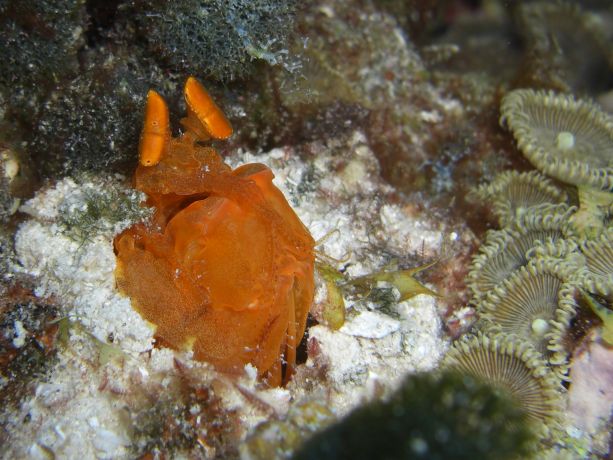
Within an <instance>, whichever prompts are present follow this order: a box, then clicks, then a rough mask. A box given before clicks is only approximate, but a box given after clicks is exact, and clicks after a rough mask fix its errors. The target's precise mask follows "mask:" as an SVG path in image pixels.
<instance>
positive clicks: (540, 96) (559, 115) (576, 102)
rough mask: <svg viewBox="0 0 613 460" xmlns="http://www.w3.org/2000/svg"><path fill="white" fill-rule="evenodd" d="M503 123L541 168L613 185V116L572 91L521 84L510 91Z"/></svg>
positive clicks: (573, 180) (568, 178)
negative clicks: (542, 88)
mask: <svg viewBox="0 0 613 460" xmlns="http://www.w3.org/2000/svg"><path fill="white" fill-rule="evenodd" d="M500 112H501V118H500V120H501V123H502V124H505V125H506V126H508V127H509V129H510V130H511V131H512V133H513V136H514V137H515V139H516V140H517V145H518V147H519V149H520V150H521V151H522V153H523V154H524V155H525V156H526V157H527V158H528V159H529V160H530V162H532V164H534V166H536V167H537V168H538V169H540V170H542V171H544V172H546V173H547V174H549V175H550V176H552V177H555V178H556V179H559V180H561V181H563V182H567V183H570V184H574V185H587V186H590V187H593V188H596V189H600V190H609V191H610V190H612V189H613V160H612V159H613V118H611V117H610V116H609V115H607V114H606V113H605V112H603V111H602V110H601V109H600V108H599V107H598V106H596V104H593V103H591V102H588V101H584V100H581V99H576V98H575V97H573V96H571V95H567V94H556V93H553V92H546V91H534V90H529V89H518V90H515V91H511V92H510V93H508V94H506V95H505V97H504V99H503V101H502V105H501V108H500Z"/></svg>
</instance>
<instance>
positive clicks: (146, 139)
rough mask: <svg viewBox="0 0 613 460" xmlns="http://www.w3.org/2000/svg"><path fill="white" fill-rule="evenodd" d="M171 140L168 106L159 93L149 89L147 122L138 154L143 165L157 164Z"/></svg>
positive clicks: (146, 110) (141, 136)
mask: <svg viewBox="0 0 613 460" xmlns="http://www.w3.org/2000/svg"><path fill="white" fill-rule="evenodd" d="M169 142H170V121H169V118H168V106H167V105H166V102H165V101H164V99H163V98H162V96H160V95H159V94H158V93H156V92H155V91H153V90H149V93H148V94H147V107H146V108H145V123H144V126H143V131H142V132H141V135H140V145H139V147H138V156H139V161H140V164H141V165H143V166H155V165H156V164H158V163H159V162H160V158H161V157H162V155H163V154H164V153H165V152H166V151H167V150H168V144H169Z"/></svg>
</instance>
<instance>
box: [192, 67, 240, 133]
mask: <svg viewBox="0 0 613 460" xmlns="http://www.w3.org/2000/svg"><path fill="white" fill-rule="evenodd" d="M184 94H185V102H186V104H187V118H183V119H182V120H181V124H183V126H184V127H185V128H186V129H187V130H188V131H192V132H194V133H195V134H196V136H197V137H199V138H201V139H204V140H206V139H208V138H213V139H227V138H228V137H230V136H231V135H232V125H230V122H229V121H228V119H227V118H226V116H225V115H224V114H223V112H222V111H221V109H220V108H219V107H218V106H217V104H215V102H214V101H213V99H212V98H211V96H210V95H209V93H208V92H207V90H206V89H204V86H202V85H201V84H200V83H199V82H198V80H196V79H195V78H194V77H189V78H188V79H187V81H186V82H185V90H184Z"/></svg>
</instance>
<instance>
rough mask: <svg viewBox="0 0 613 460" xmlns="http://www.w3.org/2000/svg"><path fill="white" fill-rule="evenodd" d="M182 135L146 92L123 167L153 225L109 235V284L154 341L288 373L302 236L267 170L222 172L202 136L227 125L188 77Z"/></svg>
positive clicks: (304, 274)
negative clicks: (132, 159) (113, 265)
mask: <svg viewBox="0 0 613 460" xmlns="http://www.w3.org/2000/svg"><path fill="white" fill-rule="evenodd" d="M185 101H186V103H187V117H186V118H183V119H182V120H181V124H182V126H183V128H184V133H183V134H182V135H180V136H179V137H176V138H173V137H172V136H171V130H170V124H169V115H168V108H167V106H166V103H165V101H164V99H163V98H162V97H161V96H160V95H159V94H158V93H156V92H155V91H153V90H151V91H149V94H148V96H147V106H146V110H145V122H144V127H143V131H142V135H141V141H140V147H139V157H140V158H139V166H138V168H137V169H136V173H135V183H136V188H137V189H138V190H141V191H143V192H144V193H146V194H147V197H148V200H147V204H149V205H151V206H154V207H155V213H154V216H153V222H152V223H150V224H147V225H146V224H142V223H141V224H137V225H134V226H132V227H130V228H129V229H127V230H125V231H124V232H122V233H121V234H119V235H118V236H117V237H116V238H115V251H116V254H117V269H116V280H117V285H118V287H119V289H120V290H121V291H122V292H123V293H125V294H126V295H128V296H129V297H130V298H131V302H132V306H133V307H134V308H135V309H136V310H137V311H138V312H139V313H140V315H141V316H142V317H143V318H144V319H145V320H147V321H148V322H150V323H152V324H153V325H154V326H155V336H156V340H157V342H158V343H159V344H161V345H165V346H169V347H171V348H174V349H183V350H186V349H187V350H193V353H194V358H195V359H197V360H200V361H206V362H209V363H211V364H213V365H214V366H215V367H216V368H217V369H218V370H220V371H222V372H226V373H231V374H232V373H233V374H238V373H240V372H242V371H243V369H244V366H245V365H246V364H247V363H251V364H252V365H254V366H255V367H256V368H257V369H258V376H259V377H260V378H261V379H262V380H264V381H266V382H267V383H268V384H269V385H278V384H280V382H281V379H282V376H281V374H282V367H283V366H282V364H283V363H285V375H284V380H285V381H287V379H288V378H289V377H290V376H291V375H292V372H293V370H294V366H295V361H296V347H297V345H298V344H299V342H300V340H301V339H302V336H303V334H304V329H305V325H306V318H307V313H308V311H309V308H310V306H311V303H312V300H313V291H314V277H313V268H314V258H315V256H314V244H315V243H314V241H313V238H312V237H311V234H310V233H309V231H308V230H307V229H306V227H305V226H304V225H303V224H302V222H301V221H300V219H299V218H298V217H297V216H296V214H295V213H294V211H293V210H292V208H291V207H290V205H289V204H288V203H287V201H286V199H285V197H284V196H283V194H282V193H281V191H280V190H279V189H278V188H277V187H275V185H274V184H273V183H272V179H273V177H274V176H273V173H272V171H271V170H270V169H269V168H268V167H266V166H264V165H263V164H258V163H252V164H246V165H242V166H240V167H238V168H236V169H234V170H232V169H231V168H230V167H229V166H228V165H226V164H225V163H224V162H223V160H222V159H221V157H220V156H219V154H218V153H217V152H216V151H215V150H214V149H213V148H211V147H207V146H203V145H201V142H202V141H206V140H208V139H211V138H214V139H225V138H228V137H229V136H230V135H231V134H232V128H231V126H230V123H229V122H228V120H227V119H226V117H225V116H224V114H223V112H222V111H221V110H220V109H219V107H217V105H215V103H214V102H213V100H212V99H211V97H210V96H209V94H208V93H207V91H206V90H205V89H204V87H203V86H202V85H201V84H200V83H199V82H198V81H197V80H196V79H195V78H193V77H190V78H188V80H187V82H186V84H185Z"/></svg>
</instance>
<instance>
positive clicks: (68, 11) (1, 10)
mask: <svg viewBox="0 0 613 460" xmlns="http://www.w3.org/2000/svg"><path fill="white" fill-rule="evenodd" d="M85 4H86V2H85V1H84V0H41V1H36V2H20V1H14V0H10V1H2V2H0V43H2V46H0V62H2V72H0V95H2V94H4V95H5V96H6V101H7V106H8V109H9V111H10V113H11V114H12V115H15V116H17V117H23V118H26V119H29V118H30V117H31V116H32V112H34V113H35V112H36V111H37V110H38V109H39V107H40V104H39V98H40V97H41V96H42V95H44V94H45V93H46V91H48V90H49V89H50V88H52V87H53V86H54V85H56V84H57V83H58V82H59V81H62V80H63V79H65V78H67V77H70V76H73V75H75V74H76V73H77V72H78V70H79V61H78V56H77V54H78V51H79V49H80V48H81V47H82V46H83V45H84V43H85V39H84V31H85V30H86V25H87V14H86V8H85Z"/></svg>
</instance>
